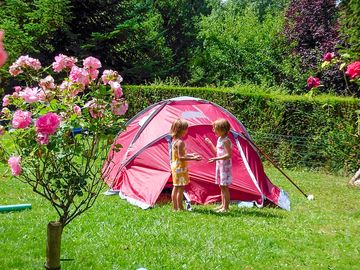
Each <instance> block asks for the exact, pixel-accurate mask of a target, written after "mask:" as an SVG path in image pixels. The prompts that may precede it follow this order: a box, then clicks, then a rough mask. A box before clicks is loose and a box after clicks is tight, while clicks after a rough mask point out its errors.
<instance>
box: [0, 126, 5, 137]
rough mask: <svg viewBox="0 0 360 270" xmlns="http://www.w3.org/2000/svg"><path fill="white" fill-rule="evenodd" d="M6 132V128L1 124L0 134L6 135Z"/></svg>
mask: <svg viewBox="0 0 360 270" xmlns="http://www.w3.org/2000/svg"><path fill="white" fill-rule="evenodd" d="M4 133H5V128H4V127H3V126H2V125H0V136H2V135H4Z"/></svg>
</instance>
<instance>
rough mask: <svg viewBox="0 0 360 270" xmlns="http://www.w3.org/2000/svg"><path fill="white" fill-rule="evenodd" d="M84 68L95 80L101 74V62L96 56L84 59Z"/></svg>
mask: <svg viewBox="0 0 360 270" xmlns="http://www.w3.org/2000/svg"><path fill="white" fill-rule="evenodd" d="M83 66H84V69H85V70H86V71H87V72H88V73H89V75H90V78H91V79H92V80H93V81H94V80H96V79H97V77H98V75H99V70H98V69H99V68H101V62H100V60H99V59H97V58H95V57H92V56H90V57H87V58H85V59H84V60H83Z"/></svg>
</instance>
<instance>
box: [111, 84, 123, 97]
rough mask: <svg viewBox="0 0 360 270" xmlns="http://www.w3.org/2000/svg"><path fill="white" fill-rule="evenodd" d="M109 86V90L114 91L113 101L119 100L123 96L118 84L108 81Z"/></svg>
mask: <svg viewBox="0 0 360 270" xmlns="http://www.w3.org/2000/svg"><path fill="white" fill-rule="evenodd" d="M109 85H110V87H111V89H113V90H114V96H115V99H119V98H121V97H122V95H123V92H122V88H121V85H120V83H118V82H115V81H109Z"/></svg>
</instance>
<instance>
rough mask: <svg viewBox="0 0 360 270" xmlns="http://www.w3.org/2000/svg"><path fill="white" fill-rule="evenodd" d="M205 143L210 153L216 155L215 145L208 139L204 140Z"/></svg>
mask: <svg viewBox="0 0 360 270" xmlns="http://www.w3.org/2000/svg"><path fill="white" fill-rule="evenodd" d="M205 143H206V144H207V145H208V146H209V147H210V150H211V152H212V153H213V154H214V155H216V148H215V145H214V144H213V143H212V142H211V141H210V139H209V138H205Z"/></svg>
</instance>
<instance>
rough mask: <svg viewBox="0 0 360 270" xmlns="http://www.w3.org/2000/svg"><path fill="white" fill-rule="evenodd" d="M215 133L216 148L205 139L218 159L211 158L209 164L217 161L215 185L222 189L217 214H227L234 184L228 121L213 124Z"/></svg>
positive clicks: (217, 121) (223, 120) (222, 120)
mask: <svg viewBox="0 0 360 270" xmlns="http://www.w3.org/2000/svg"><path fill="white" fill-rule="evenodd" d="M213 131H214V132H215V134H216V135H217V136H218V140H217V144H216V148H215V146H214V144H213V143H212V142H211V141H210V139H209V138H205V142H206V143H207V144H208V145H209V147H210V148H211V151H212V152H213V153H214V154H216V157H213V158H210V159H209V162H214V161H216V173H215V184H218V185H219V186H220V189H221V205H220V207H219V208H218V210H217V212H227V211H229V203H230V192H229V185H230V184H231V182H232V163H231V156H232V150H231V146H232V145H231V141H230V139H229V137H228V133H229V131H230V124H229V122H228V121H227V120H226V119H218V120H216V121H215V122H214V123H213Z"/></svg>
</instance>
